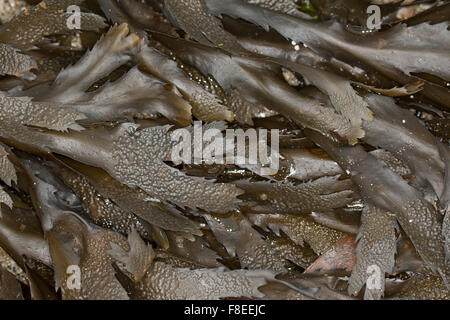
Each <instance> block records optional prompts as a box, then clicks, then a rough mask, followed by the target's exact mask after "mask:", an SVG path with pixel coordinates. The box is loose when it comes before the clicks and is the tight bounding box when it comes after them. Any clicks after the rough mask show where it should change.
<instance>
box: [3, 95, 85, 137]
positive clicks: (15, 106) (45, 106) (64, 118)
mask: <svg viewBox="0 0 450 320" xmlns="http://www.w3.org/2000/svg"><path fill="white" fill-rule="evenodd" d="M84 118H85V116H84V115H82V114H81V113H79V112H77V111H75V110H71V109H69V108H60V107H59V106H58V105H56V104H53V103H46V102H36V101H33V100H32V98H30V97H11V96H8V95H7V94H5V93H3V92H0V119H1V120H3V121H13V122H16V123H18V124H21V125H28V126H35V127H41V128H47V129H52V130H57V131H66V130H68V129H72V130H82V129H83V127H81V126H80V125H79V124H77V121H78V120H82V119H84Z"/></svg>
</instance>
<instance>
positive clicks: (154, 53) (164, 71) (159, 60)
mask: <svg viewBox="0 0 450 320" xmlns="http://www.w3.org/2000/svg"><path fill="white" fill-rule="evenodd" d="M138 59H139V60H140V62H141V64H142V66H143V67H144V68H145V70H147V71H148V72H151V73H152V74H154V75H155V76H157V77H159V78H161V79H163V80H164V81H167V82H170V83H172V84H173V85H174V86H176V87H177V88H178V90H180V92H181V93H182V94H183V95H184V96H185V98H186V100H187V101H189V103H190V104H191V105H192V113H193V114H194V115H195V116H196V117H197V118H198V119H200V120H203V121H208V122H209V121H214V120H228V121H231V120H233V114H232V112H231V111H230V110H228V109H227V107H226V106H225V105H223V104H221V102H220V100H219V98H218V97H217V96H215V95H214V94H212V93H210V92H208V91H206V90H204V89H203V88H202V87H201V86H200V85H198V84H196V83H194V82H192V81H191V80H189V78H188V77H187V76H186V75H185V74H184V72H183V71H182V70H181V69H180V68H179V67H178V66H177V63H176V62H175V61H173V60H171V59H170V58H169V57H166V56H165V55H163V54H162V53H161V52H159V51H158V50H156V49H154V48H149V47H146V48H144V49H142V51H141V52H140V53H139V56H138Z"/></svg>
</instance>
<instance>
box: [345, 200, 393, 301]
mask: <svg viewBox="0 0 450 320" xmlns="http://www.w3.org/2000/svg"><path fill="white" fill-rule="evenodd" d="M396 227H397V222H396V219H395V216H394V215H393V214H392V213H390V212H386V211H384V210H382V209H379V208H376V207H370V206H369V207H366V208H365V210H364V211H363V216H362V218H361V228H360V231H359V234H358V237H357V239H359V242H358V246H357V247H356V264H355V266H354V267H353V271H352V275H351V277H350V280H349V285H348V292H349V294H352V295H356V294H358V292H359V291H360V290H361V288H362V287H363V285H364V284H365V283H366V282H370V283H369V284H368V285H367V286H366V291H365V293H364V298H365V299H369V300H378V299H380V298H381V297H382V296H383V295H384V286H385V284H384V282H385V280H384V278H385V274H386V273H387V274H388V275H389V274H391V273H392V268H393V267H394V255H395V250H396V240H397V239H396V236H395V228H396Z"/></svg>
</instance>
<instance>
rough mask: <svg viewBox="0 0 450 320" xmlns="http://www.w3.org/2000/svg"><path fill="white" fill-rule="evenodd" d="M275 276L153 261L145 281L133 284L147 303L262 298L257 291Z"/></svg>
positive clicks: (256, 272) (259, 272)
mask: <svg viewBox="0 0 450 320" xmlns="http://www.w3.org/2000/svg"><path fill="white" fill-rule="evenodd" d="M273 277H274V274H272V273H270V272H268V271H251V270H232V271H225V270H224V269H223V268H216V269H196V270H190V269H187V268H177V267H173V266H171V265H169V264H165V263H163V262H155V263H154V264H153V266H152V268H151V269H150V270H149V271H148V272H147V274H146V275H145V278H144V279H143V280H142V281H141V282H139V283H137V284H136V290H137V291H138V292H139V295H138V296H139V297H141V298H144V299H150V300H155V299H156V300H159V299H166V300H185V299H194V300H217V299H220V298H233V297H234V298H237V297H248V298H252V297H263V296H264V295H263V294H262V293H261V292H260V291H259V290H258V288H259V287H261V286H263V285H265V284H266V283H267V280H270V279H273Z"/></svg>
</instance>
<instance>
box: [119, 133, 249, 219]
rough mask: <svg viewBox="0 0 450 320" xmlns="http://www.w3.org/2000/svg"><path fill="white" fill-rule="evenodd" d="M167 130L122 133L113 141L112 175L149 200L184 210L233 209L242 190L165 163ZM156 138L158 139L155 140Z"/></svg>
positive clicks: (219, 210) (224, 210)
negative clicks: (163, 155)
mask: <svg viewBox="0 0 450 320" xmlns="http://www.w3.org/2000/svg"><path fill="white" fill-rule="evenodd" d="M166 135H168V133H167V128H165V127H156V128H145V129H142V130H136V131H134V133H132V134H129V133H125V134H124V135H122V136H121V137H119V138H118V139H116V140H115V141H114V147H113V154H112V156H113V159H114V161H115V166H114V176H115V177H116V178H117V179H119V180H120V181H122V182H123V183H125V184H127V185H129V186H132V187H139V188H141V189H142V190H144V191H145V192H147V193H148V194H149V195H151V196H152V197H155V198H157V199H160V200H161V201H170V202H173V203H175V204H177V205H179V206H183V207H191V208H195V207H199V208H203V209H206V210H210V211H213V212H226V211H228V210H230V209H231V208H233V206H234V205H235V203H236V197H237V196H238V195H239V194H241V193H242V191H241V190H239V189H238V188H236V187H235V186H234V185H231V184H224V183H214V182H212V181H207V180H205V179H201V178H195V177H188V176H186V175H185V174H183V173H181V172H180V171H178V170H176V169H174V168H171V167H169V166H167V165H166V164H164V163H163V162H162V161H163V158H161V154H166V153H167V152H168V151H167V147H168V146H167V145H165V144H160V145H158V144H154V143H151V142H155V141H159V143H163V142H164V141H165V140H166V139H165V138H164V136H166ZM158 137H159V138H158Z"/></svg>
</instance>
